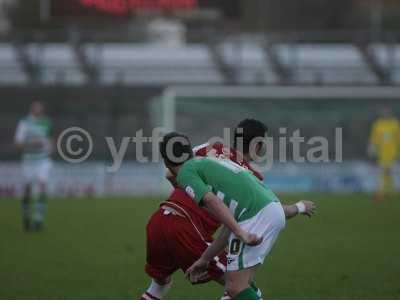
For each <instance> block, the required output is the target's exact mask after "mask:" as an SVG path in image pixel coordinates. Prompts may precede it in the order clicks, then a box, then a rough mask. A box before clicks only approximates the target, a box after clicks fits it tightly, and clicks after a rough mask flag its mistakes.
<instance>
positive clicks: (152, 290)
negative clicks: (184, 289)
mask: <svg viewBox="0 0 400 300" xmlns="http://www.w3.org/2000/svg"><path fill="white" fill-rule="evenodd" d="M171 287H172V280H171V276H168V277H166V278H163V279H155V278H152V280H151V283H150V286H149V288H148V289H147V290H146V291H145V292H144V293H143V295H142V297H141V298H140V300H161V299H164V297H165V296H166V295H167V294H168V292H169V290H170V289H171Z"/></svg>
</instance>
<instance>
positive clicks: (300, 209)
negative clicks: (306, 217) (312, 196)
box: [295, 201, 306, 214]
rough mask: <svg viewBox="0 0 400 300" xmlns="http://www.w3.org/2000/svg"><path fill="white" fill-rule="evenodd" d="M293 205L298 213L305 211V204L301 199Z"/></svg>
mask: <svg viewBox="0 0 400 300" xmlns="http://www.w3.org/2000/svg"><path fill="white" fill-rule="evenodd" d="M295 205H296V207H297V213H298V214H304V213H305V212H306V205H305V204H304V203H303V202H302V201H299V202H297V203H296V204H295Z"/></svg>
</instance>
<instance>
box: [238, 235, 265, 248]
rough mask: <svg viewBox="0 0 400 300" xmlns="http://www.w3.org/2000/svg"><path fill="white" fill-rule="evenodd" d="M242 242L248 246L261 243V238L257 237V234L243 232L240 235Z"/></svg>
mask: <svg viewBox="0 0 400 300" xmlns="http://www.w3.org/2000/svg"><path fill="white" fill-rule="evenodd" d="M241 239H242V241H243V243H245V244H246V245H249V246H258V245H260V244H261V243H262V241H263V238H262V237H259V236H258V235H255V234H252V233H249V232H245V233H244V234H243V235H242V237H241Z"/></svg>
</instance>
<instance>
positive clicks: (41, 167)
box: [33, 160, 51, 230]
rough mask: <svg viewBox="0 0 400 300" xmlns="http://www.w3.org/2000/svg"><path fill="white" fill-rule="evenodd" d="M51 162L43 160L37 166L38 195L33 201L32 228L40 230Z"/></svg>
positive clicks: (44, 209) (45, 209)
mask: <svg viewBox="0 0 400 300" xmlns="http://www.w3.org/2000/svg"><path fill="white" fill-rule="evenodd" d="M50 169H51V162H50V161H48V160H45V161H43V162H40V163H38V166H37V171H36V172H37V181H38V189H39V195H38V198H37V201H36V202H35V212H34V214H33V228H34V229H35V230H40V229H42V227H43V222H44V217H45V214H46V211H47V192H48V190H47V189H48V181H49V176H50Z"/></svg>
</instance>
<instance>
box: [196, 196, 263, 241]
mask: <svg viewBox="0 0 400 300" xmlns="http://www.w3.org/2000/svg"><path fill="white" fill-rule="evenodd" d="M203 203H204V205H205V206H206V207H207V208H208V209H209V210H210V212H211V213H212V214H213V215H214V216H215V217H216V218H217V219H218V220H219V221H220V222H221V223H222V224H224V225H225V226H226V227H227V228H228V229H229V230H230V231H231V232H232V233H233V234H234V235H236V236H237V237H238V238H240V239H241V240H242V241H243V242H244V243H245V244H248V245H250V246H257V245H259V244H260V243H261V242H262V239H261V238H260V237H258V236H256V235H254V234H251V233H248V232H246V231H244V230H243V229H242V228H241V227H240V226H239V224H238V223H237V222H236V220H235V218H234V217H233V215H232V213H231V211H230V210H229V208H228V207H227V206H226V205H225V204H224V203H222V201H221V200H220V199H219V198H218V197H217V196H216V195H214V194H213V193H211V192H208V193H206V194H205V195H204V197H203Z"/></svg>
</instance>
